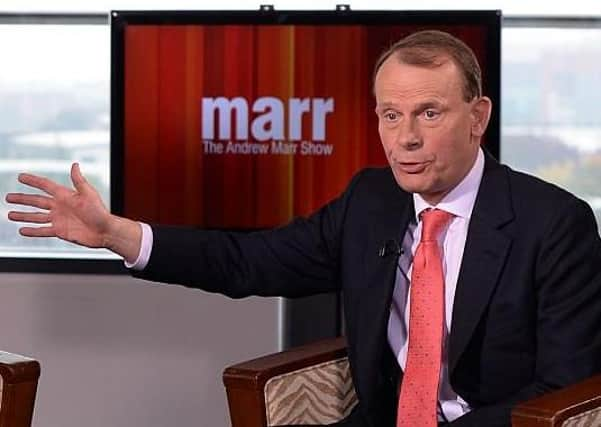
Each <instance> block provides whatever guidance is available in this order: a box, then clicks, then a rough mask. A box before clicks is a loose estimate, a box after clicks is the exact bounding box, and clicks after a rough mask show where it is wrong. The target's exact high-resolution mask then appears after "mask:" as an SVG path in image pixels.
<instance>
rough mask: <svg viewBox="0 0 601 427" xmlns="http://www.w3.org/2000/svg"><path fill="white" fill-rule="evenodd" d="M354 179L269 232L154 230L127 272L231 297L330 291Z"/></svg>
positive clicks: (335, 277) (335, 281) (336, 273)
mask: <svg viewBox="0 0 601 427" xmlns="http://www.w3.org/2000/svg"><path fill="white" fill-rule="evenodd" d="M358 180H359V175H357V176H356V177H355V178H354V179H353V180H352V181H351V183H350V185H349V187H348V188H347V190H346V191H345V192H344V193H343V194H342V195H341V196H340V197H338V198H337V199H335V200H333V201H332V202H330V203H328V204H327V205H325V206H324V207H323V208H321V209H320V210H318V211H317V212H316V213H314V214H313V215H311V216H310V217H308V218H298V219H295V220H293V221H292V222H291V223H290V224H288V225H286V226H283V227H279V228H275V229H272V230H266V231H258V232H251V233H239V232H225V231H208V230H198V229H191V228H183V227H165V226H156V225H155V226H153V227H152V231H153V248H152V253H151V256H150V259H149V263H148V265H147V266H146V268H145V269H144V270H142V271H139V272H136V271H132V272H131V273H132V274H133V275H134V276H136V277H140V278H143V279H147V280H153V281H158V282H165V283H174V284H180V285H184V286H188V287H194V288H199V289H203V290H205V291H209V292H216V293H222V294H225V295H227V296H230V297H233V298H242V297H246V296H250V295H258V296H284V297H299V296H306V295H313V294H317V293H324V292H330V291H333V290H336V289H338V287H339V280H338V277H339V252H340V239H341V234H342V233H343V232H344V227H343V224H344V217H345V214H346V210H347V207H348V204H349V201H350V199H351V198H352V193H353V187H354V186H355V183H356V182H357V181H358Z"/></svg>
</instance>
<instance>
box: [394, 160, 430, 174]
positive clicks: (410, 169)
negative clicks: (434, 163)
mask: <svg viewBox="0 0 601 427" xmlns="http://www.w3.org/2000/svg"><path fill="white" fill-rule="evenodd" d="M429 164H430V162H398V163H397V165H398V167H399V169H401V170H402V171H403V172H405V173H408V174H416V173H421V172H423V171H424V170H425V169H426V167H428V165H429Z"/></svg>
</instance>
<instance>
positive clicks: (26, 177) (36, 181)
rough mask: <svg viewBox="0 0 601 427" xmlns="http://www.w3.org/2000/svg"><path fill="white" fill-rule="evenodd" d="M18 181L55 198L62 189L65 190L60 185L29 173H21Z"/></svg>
mask: <svg viewBox="0 0 601 427" xmlns="http://www.w3.org/2000/svg"><path fill="white" fill-rule="evenodd" d="M18 180H19V182H20V183H22V184H25V185H29V186H30V187H33V188H37V189H38V190H42V191H44V192H46V193H48V194H50V195H51V196H54V195H55V194H56V193H57V192H58V191H59V190H60V189H61V188H64V187H63V186H62V185H59V184H57V183H56V182H54V181H52V180H50V179H48V178H44V177H43V176H37V175H32V174H29V173H20V174H19V177H18Z"/></svg>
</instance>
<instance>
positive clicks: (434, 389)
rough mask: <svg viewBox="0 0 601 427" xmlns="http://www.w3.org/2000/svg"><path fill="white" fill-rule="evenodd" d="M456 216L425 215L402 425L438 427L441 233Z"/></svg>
mask: <svg viewBox="0 0 601 427" xmlns="http://www.w3.org/2000/svg"><path fill="white" fill-rule="evenodd" d="M451 217H452V214H450V213H448V212H445V211H441V210H438V209H429V210H427V211H425V212H423V213H422V215H421V218H422V221H423V224H422V226H423V227H422V238H421V241H420V243H419V245H418V246H417V250H416V251H415V256H414V257H413V271H412V272H411V296H410V298H411V308H410V313H409V349H408V351H407V364H406V367H405V373H404V375H403V382H402V384H401V393H400V396H399V407H398V413H397V427H436V426H437V425H438V421H437V415H436V405H437V401H438V382H439V378H440V365H441V358H442V334H443V322H444V318H443V316H444V276H443V272H442V257H441V255H440V249H439V247H438V235H439V234H440V232H441V231H442V230H443V229H444V227H445V225H446V224H447V223H448V222H449V220H450V219H451Z"/></svg>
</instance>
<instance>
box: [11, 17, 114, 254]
mask: <svg viewBox="0 0 601 427" xmlns="http://www.w3.org/2000/svg"><path fill="white" fill-rule="evenodd" d="M104 21H105V22H106V18H105V19H104ZM109 40H110V35H109V27H108V25H93V24H80V23H76V24H72V25H67V24H57V25H54V24H48V23H40V24H24V25H22V24H17V23H12V24H11V23H7V24H3V25H0V54H1V55H2V73H0V99H2V103H0V192H1V193H2V194H6V193H7V192H11V191H29V190H26V188H25V187H24V186H22V185H20V184H18V183H17V180H16V178H17V174H18V173H19V172H22V171H28V172H31V173H35V174H41V175H44V176H48V177H50V178H52V179H54V180H56V181H59V182H61V183H63V184H67V185H71V184H70V182H69V179H68V174H69V169H70V165H71V163H72V162H74V161H78V162H80V164H81V167H82V170H83V172H84V174H85V175H86V176H87V178H88V180H89V181H90V182H91V183H92V184H93V185H94V186H96V188H97V189H98V190H99V191H100V193H101V195H102V197H103V199H104V201H105V203H106V204H107V206H108V202H109V184H110V182H109V160H110V149H109V96H110V87H109V76H110V43H109ZM10 209H14V207H11V206H9V205H8V204H6V203H5V202H4V200H3V201H2V205H0V210H1V212H0V215H1V220H0V256H2V257H43V258H52V257H56V258H73V257H77V258H88V257H93V258H114V256H112V255H110V254H109V253H108V251H98V250H88V249H84V248H80V247H77V246H75V245H71V244H68V243H64V242H61V241H59V240H58V239H26V238H23V237H21V236H20V235H19V234H18V232H17V228H18V227H19V225H17V224H15V223H12V222H9V221H8V220H7V218H6V215H7V212H8V210H10Z"/></svg>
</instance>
